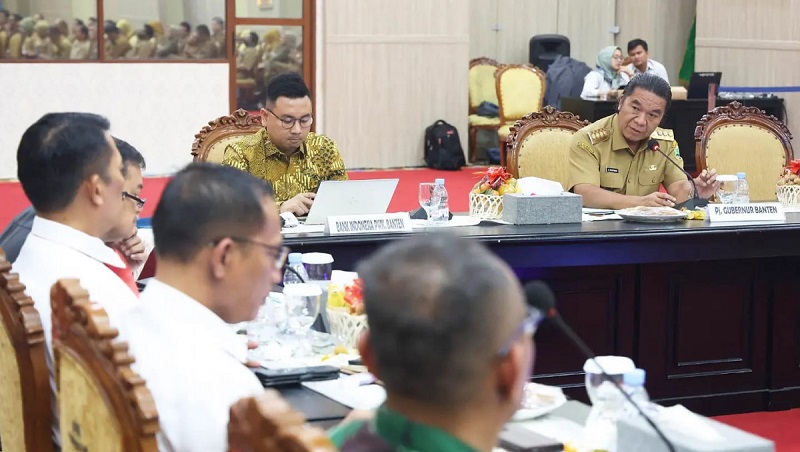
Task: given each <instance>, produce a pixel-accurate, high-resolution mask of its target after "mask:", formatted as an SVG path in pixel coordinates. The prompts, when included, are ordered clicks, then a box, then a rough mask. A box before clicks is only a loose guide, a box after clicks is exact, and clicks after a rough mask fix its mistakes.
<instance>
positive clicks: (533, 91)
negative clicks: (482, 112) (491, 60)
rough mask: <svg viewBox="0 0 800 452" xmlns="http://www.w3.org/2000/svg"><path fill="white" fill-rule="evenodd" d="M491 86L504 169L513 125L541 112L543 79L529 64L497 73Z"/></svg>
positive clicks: (511, 65) (512, 65)
mask: <svg viewBox="0 0 800 452" xmlns="http://www.w3.org/2000/svg"><path fill="white" fill-rule="evenodd" d="M495 84H496V86H497V100H498V106H499V107H500V124H501V126H500V128H499V129H498V130H497V135H498V137H499V138H500V164H501V165H503V166H505V165H506V152H507V140H508V135H509V133H510V131H511V126H512V125H514V121H516V120H518V119H522V117H523V116H525V115H527V114H528V113H532V112H535V111H539V110H541V109H542V102H543V101H544V93H545V90H546V85H545V75H544V72H542V70H541V69H539V68H536V67H533V66H531V65H529V64H509V65H507V66H503V67H502V68H500V69H498V70H497V73H496V74H495Z"/></svg>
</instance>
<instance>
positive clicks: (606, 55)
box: [581, 46, 632, 98]
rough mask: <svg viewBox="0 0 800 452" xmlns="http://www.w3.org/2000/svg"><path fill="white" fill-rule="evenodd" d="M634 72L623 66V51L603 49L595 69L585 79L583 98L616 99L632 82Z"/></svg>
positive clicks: (614, 47) (609, 48)
mask: <svg viewBox="0 0 800 452" xmlns="http://www.w3.org/2000/svg"><path fill="white" fill-rule="evenodd" d="M631 75H632V72H631V71H630V69H628V68H627V67H626V66H623V65H622V50H621V49H620V48H619V47H616V46H608V47H605V48H603V50H601V51H600V53H598V54H597V61H596V66H595V69H594V70H593V71H592V72H589V73H588V74H586V77H585V78H584V79H583V80H584V82H583V91H581V97H583V98H587V97H604V96H609V97H611V98H614V97H616V94H617V92H618V91H617V90H620V89H622V88H623V87H624V86H625V84H627V83H628V80H630V78H631Z"/></svg>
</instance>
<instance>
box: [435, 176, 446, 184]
mask: <svg viewBox="0 0 800 452" xmlns="http://www.w3.org/2000/svg"><path fill="white" fill-rule="evenodd" d="M434 182H435V183H436V185H444V179H443V178H441V177H440V178H438V179H436V180H435V181H434Z"/></svg>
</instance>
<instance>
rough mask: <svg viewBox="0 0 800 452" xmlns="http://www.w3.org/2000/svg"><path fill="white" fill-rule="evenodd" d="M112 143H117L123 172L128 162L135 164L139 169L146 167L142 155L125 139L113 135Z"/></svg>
mask: <svg viewBox="0 0 800 452" xmlns="http://www.w3.org/2000/svg"><path fill="white" fill-rule="evenodd" d="M114 144H115V145H117V150H119V155H120V157H122V165H123V166H124V168H125V169H123V172H124V171H125V170H126V169H127V167H128V164H134V165H137V166H139V168H141V169H145V168H147V164H146V163H145V161H144V156H143V155H142V154H141V152H139V151H138V150H137V149H136V148H135V147H133V146H131V145H130V144H129V143H128V142H127V141H123V140H120V139H119V138H117V137H114Z"/></svg>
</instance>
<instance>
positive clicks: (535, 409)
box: [511, 383, 567, 421]
mask: <svg viewBox="0 0 800 452" xmlns="http://www.w3.org/2000/svg"><path fill="white" fill-rule="evenodd" d="M565 403H567V397H566V396H565V395H564V392H563V391H562V390H561V388H559V387H558V386H547V385H542V384H539V383H527V384H526V385H525V391H524V394H523V396H522V406H523V408H520V409H518V410H517V412H516V413H514V416H512V417H511V421H525V420H528V419H534V418H537V417H539V416H544V415H545V414H547V413H549V412H551V411H553V410H555V409H556V408H558V407H560V406H561V405H563V404H565Z"/></svg>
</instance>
